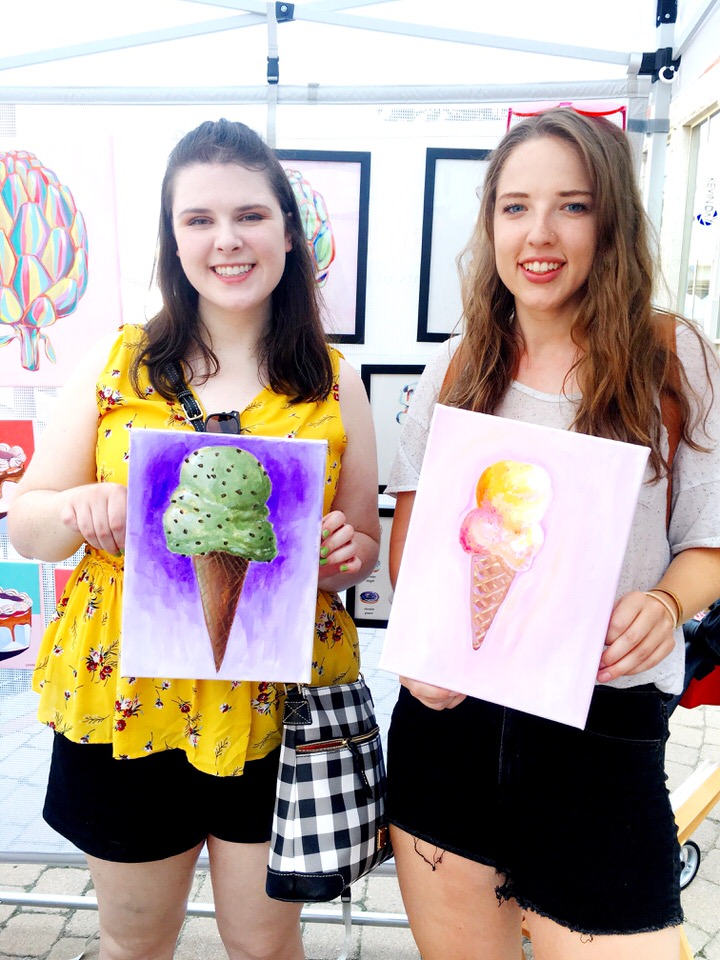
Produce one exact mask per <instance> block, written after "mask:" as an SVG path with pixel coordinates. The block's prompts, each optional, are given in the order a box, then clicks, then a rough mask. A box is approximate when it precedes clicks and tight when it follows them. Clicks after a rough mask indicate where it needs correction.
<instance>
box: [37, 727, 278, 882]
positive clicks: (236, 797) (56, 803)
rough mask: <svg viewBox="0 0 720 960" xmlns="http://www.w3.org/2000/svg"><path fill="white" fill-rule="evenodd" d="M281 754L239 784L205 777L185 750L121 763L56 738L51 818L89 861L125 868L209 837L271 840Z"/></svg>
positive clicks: (104, 752)
mask: <svg viewBox="0 0 720 960" xmlns="http://www.w3.org/2000/svg"><path fill="white" fill-rule="evenodd" d="M279 758H280V750H279V749H277V750H274V751H273V752H272V753H271V754H270V755H269V756H267V757H264V758H263V759H261V760H252V761H249V762H248V763H246V764H245V770H244V772H243V774H242V776H239V777H215V776H212V775H211V774H209V773H202V772H201V771H200V770H197V769H196V768H195V767H193V766H192V764H191V763H190V762H189V761H188V759H187V757H186V755H185V753H184V751H182V750H163V751H160V752H158V753H153V754H149V755H148V756H147V757H141V758H139V759H135V760H114V759H113V757H112V747H111V745H110V744H104V743H100V744H80V743H73V741H71V740H68V739H67V737H64V736H62V735H61V734H57V733H56V734H55V737H54V742H53V752H52V760H51V764H50V776H49V780H48V789H47V795H46V798H45V807H44V809H43V817H44V818H45V820H46V821H47V822H48V823H49V824H50V826H51V827H52V828H53V829H54V830H56V831H57V832H58V833H59V834H61V835H62V836H63V837H65V839H66V840H69V841H70V842H71V843H74V844H75V846H76V847H78V848H79V849H80V850H82V851H83V852H84V853H87V854H90V856H93V857H99V858H100V859H102V860H112V861H115V862H118V863H146V862H148V861H151V860H163V859H165V858H166V857H172V856H175V855H176V854H179V853H184V852H185V851H186V850H191V849H192V848H193V847H195V846H197V844H199V843H202V842H203V841H204V840H206V839H207V837H208V836H213V837H217V838H218V839H220V840H229V841H231V842H233V843H264V842H265V841H267V840H269V839H270V830H271V826H272V816H273V808H274V805H275V793H276V784H277V770H278V761H279Z"/></svg>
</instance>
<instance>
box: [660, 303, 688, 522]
mask: <svg viewBox="0 0 720 960" xmlns="http://www.w3.org/2000/svg"><path fill="white" fill-rule="evenodd" d="M655 320H656V322H657V331H658V334H659V337H660V341H661V342H662V343H663V344H664V346H665V347H666V348H667V350H668V352H669V353H670V371H669V377H668V381H669V383H670V385H671V386H672V388H673V390H674V391H675V392H676V393H680V389H681V384H680V371H679V369H678V356H677V329H676V325H675V317H674V316H672V315H671V314H670V315H668V314H662V313H657V314H655ZM660 415H661V417H662V422H663V424H664V426H665V429H666V430H667V435H668V457H667V465H668V478H667V507H666V511H665V525H666V526H667V527H669V526H670V513H671V511H672V485H673V484H672V471H673V462H674V460H675V454H676V453H677V448H678V444H679V443H680V437H681V436H682V411H681V409H680V404H679V403H678V400H677V396H675V394H671V393H668V392H667V391H663V392H662V393H661V394H660Z"/></svg>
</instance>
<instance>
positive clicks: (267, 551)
mask: <svg viewBox="0 0 720 960" xmlns="http://www.w3.org/2000/svg"><path fill="white" fill-rule="evenodd" d="M271 490H272V482H271V480H270V477H269V476H268V475H267V473H266V471H265V468H264V467H263V466H262V464H261V463H260V461H259V460H258V459H257V458H256V457H254V456H253V455H252V454H251V453H248V452H247V450H241V449H240V448H239V447H231V446H214V447H200V448H199V449H198V450H194V451H193V452H192V453H191V454H189V455H188V456H187V457H186V458H185V460H184V461H183V465H182V467H181V469H180V477H179V484H178V486H177V488H176V489H175V490H174V492H173V494H172V498H171V500H170V503H169V505H168V507H167V510H166V511H165V514H164V516H163V528H164V530H165V540H166V542H167V546H168V550H170V551H171V552H172V553H182V554H185V555H186V556H193V555H198V554H206V553H211V552H213V551H222V552H224V553H234V554H237V555H239V556H242V557H246V558H247V559H248V560H259V561H264V562H267V561H269V560H272V559H273V558H274V557H276V556H277V542H276V540H275V531H274V530H273V527H272V524H271V523H270V521H269V520H268V519H267V516H268V512H269V511H268V508H267V499H268V497H269V496H270V491H271Z"/></svg>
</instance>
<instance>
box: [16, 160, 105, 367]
mask: <svg viewBox="0 0 720 960" xmlns="http://www.w3.org/2000/svg"><path fill="white" fill-rule="evenodd" d="M87 281H88V241H87V232H86V229H85V221H84V220H83V216H82V213H80V211H79V210H78V209H77V208H76V206H75V201H74V199H73V196H72V193H71V192H70V189H69V187H67V186H65V185H64V184H62V183H60V181H59V180H58V178H57V177H56V176H55V174H54V173H53V172H52V170H48V169H47V167H44V166H43V165H42V163H41V162H40V161H39V160H38V158H37V157H36V156H35V155H34V154H32V153H29V152H27V151H25V150H10V151H7V152H3V151H0V346H5V345H7V344H9V343H11V342H12V341H13V340H19V341H20V359H21V363H22V365H23V367H24V368H25V369H26V370H37V369H38V368H39V365H40V351H39V347H40V344H41V343H42V344H43V346H44V349H45V354H46V356H47V358H48V360H50V361H51V362H53V363H54V362H55V351H54V349H53V346H52V343H51V342H50V338H49V336H48V335H47V333H46V329H47V327H49V326H51V325H52V324H53V323H55V321H56V320H58V319H59V318H60V317H65V316H67V315H68V314H69V313H72V312H73V310H75V308H76V307H77V305H78V302H79V300H80V298H81V297H82V295H83V294H84V293H85V289H86V287H87Z"/></svg>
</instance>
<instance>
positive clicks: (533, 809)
mask: <svg viewBox="0 0 720 960" xmlns="http://www.w3.org/2000/svg"><path fill="white" fill-rule="evenodd" d="M665 700H666V698H665V697H664V695H663V694H661V693H660V692H659V691H657V690H656V689H655V688H654V687H648V686H644V687H642V688H637V687H636V688H633V689H629V690H616V689H612V688H609V687H605V688H600V687H598V688H596V692H595V694H594V696H593V700H592V705H591V709H590V715H589V718H588V722H587V726H586V729H585V730H578V729H576V728H574V727H570V726H566V725H564V724H560V723H555V722H554V721H551V720H545V719H542V718H538V717H534V716H530V715H529V714H525V713H520V712H518V711H516V710H510V709H506V708H504V707H500V706H497V705H495V704H490V703H486V702H484V701H481V700H475V699H473V698H470V697H468V698H467V699H466V700H464V701H463V702H462V703H461V704H460V705H459V706H457V707H456V708H455V709H453V710H442V711H435V710H430V709H428V708H427V707H425V706H423V705H422V704H421V703H420V701H418V700H416V699H415V698H414V697H413V696H411V695H410V693H408V691H407V690H405V689H404V688H402V689H401V692H400V697H399V700H398V704H397V706H396V707H395V711H394V713H393V718H392V723H391V726H390V732H389V736H388V811H389V817H390V821H391V822H392V823H394V824H396V825H397V826H398V827H400V828H401V829H403V830H405V831H407V832H408V833H410V834H412V835H413V836H416V837H419V838H421V839H423V840H426V841H428V842H430V843H432V844H435V845H436V846H437V847H438V848H439V849H442V850H449V851H452V852H453V853H457V854H459V855H460V856H463V857H467V858H469V859H471V860H476V861H478V862H480V863H485V864H488V865H490V866H493V867H495V868H496V869H497V870H498V871H499V873H500V876H499V878H498V891H497V892H498V896H499V897H501V898H506V899H509V898H513V899H515V900H516V901H517V903H518V904H519V905H520V906H521V907H523V908H526V909H531V910H534V911H535V912H537V913H539V914H542V915H544V916H547V917H550V918H551V919H553V920H555V921H557V922H558V923H560V924H562V925H563V926H566V927H569V928H571V929H573V930H577V931H579V932H581V933H587V934H595V935H600V934H626V933H640V932H643V931H651V930H659V929H663V928H665V927H669V926H674V925H676V924H679V923H681V922H682V916H683V915H682V908H681V906H680V883H679V871H680V851H679V845H678V841H677V830H676V827H675V820H674V817H673V813H672V809H671V806H670V800H669V796H668V791H667V787H666V782H665V781H666V776H665V770H664V753H665V742H666V740H667V735H668V726H667V710H666V706H665Z"/></svg>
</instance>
